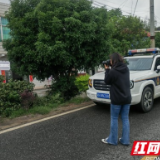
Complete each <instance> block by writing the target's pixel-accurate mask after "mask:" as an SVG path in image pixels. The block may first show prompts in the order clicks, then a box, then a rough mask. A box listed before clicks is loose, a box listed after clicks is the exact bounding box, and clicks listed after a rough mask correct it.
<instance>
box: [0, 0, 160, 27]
mask: <svg viewBox="0 0 160 160" xmlns="http://www.w3.org/2000/svg"><path fill="white" fill-rule="evenodd" d="M0 2H3V3H10V2H9V0H0ZM93 2H94V3H93V4H94V5H96V6H97V7H99V6H103V5H106V7H107V8H108V9H111V8H121V10H122V11H123V14H124V15H129V14H132V15H133V14H134V13H135V15H137V16H139V17H141V19H143V20H144V19H149V17H150V14H149V11H150V8H149V4H150V0H138V3H137V7H135V6H136V2H137V0H93ZM154 4H155V19H156V20H157V26H160V0H154ZM134 10H135V12H134Z"/></svg>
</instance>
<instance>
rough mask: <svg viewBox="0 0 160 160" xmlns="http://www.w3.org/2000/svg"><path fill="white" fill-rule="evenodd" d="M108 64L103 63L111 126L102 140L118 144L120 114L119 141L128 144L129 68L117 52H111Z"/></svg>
mask: <svg viewBox="0 0 160 160" xmlns="http://www.w3.org/2000/svg"><path fill="white" fill-rule="evenodd" d="M110 65H111V69H110V68H109V66H107V65H106V64H105V65H104V67H105V69H106V72H105V79H104V81H105V83H106V84H107V85H111V88H110V99H111V107H110V113H111V126H110V135H109V137H107V138H106V139H102V142H104V143H108V144H113V145H117V144H118V117H119V114H120V115H121V119H122V124H123V128H122V137H121V138H119V141H120V143H121V144H123V145H129V144H130V138H129V136H130V124H129V110H130V103H131V93H130V77H129V69H128V67H127V65H126V64H124V63H123V58H122V57H121V56H120V55H119V54H118V53H113V54H112V55H111V57H110Z"/></svg>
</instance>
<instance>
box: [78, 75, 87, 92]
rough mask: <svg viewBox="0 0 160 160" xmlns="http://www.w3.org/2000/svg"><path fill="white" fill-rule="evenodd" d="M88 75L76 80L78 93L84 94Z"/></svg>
mask: <svg viewBox="0 0 160 160" xmlns="http://www.w3.org/2000/svg"><path fill="white" fill-rule="evenodd" d="M88 80H89V75H88V74H86V75H82V76H79V77H77V78H76V81H75V85H76V86H77V88H78V90H79V92H80V93H81V92H85V91H86V90H87V89H88Z"/></svg>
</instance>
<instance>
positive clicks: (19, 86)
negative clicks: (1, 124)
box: [0, 76, 34, 116]
mask: <svg viewBox="0 0 160 160" xmlns="http://www.w3.org/2000/svg"><path fill="white" fill-rule="evenodd" d="M33 88H34V84H31V83H28V82H26V81H13V80H10V81H9V82H8V83H3V77H2V76H0V115H5V116H9V115H10V114H11V112H12V111H13V110H18V109H19V108H21V107H22V102H23V100H24V101H26V96H22V95H24V93H26V92H27V93H29V95H30V94H31V93H32V91H33ZM27 97H28V96H27ZM28 105H29V104H28Z"/></svg>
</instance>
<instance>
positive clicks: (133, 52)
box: [128, 48, 160, 56]
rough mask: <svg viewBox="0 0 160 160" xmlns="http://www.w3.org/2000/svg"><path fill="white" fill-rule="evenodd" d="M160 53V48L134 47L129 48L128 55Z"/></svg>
mask: <svg viewBox="0 0 160 160" xmlns="http://www.w3.org/2000/svg"><path fill="white" fill-rule="evenodd" d="M157 54H160V49H159V48H143V49H134V50H128V56H143V55H144V56H147V55H154V56H156V55H157Z"/></svg>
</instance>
